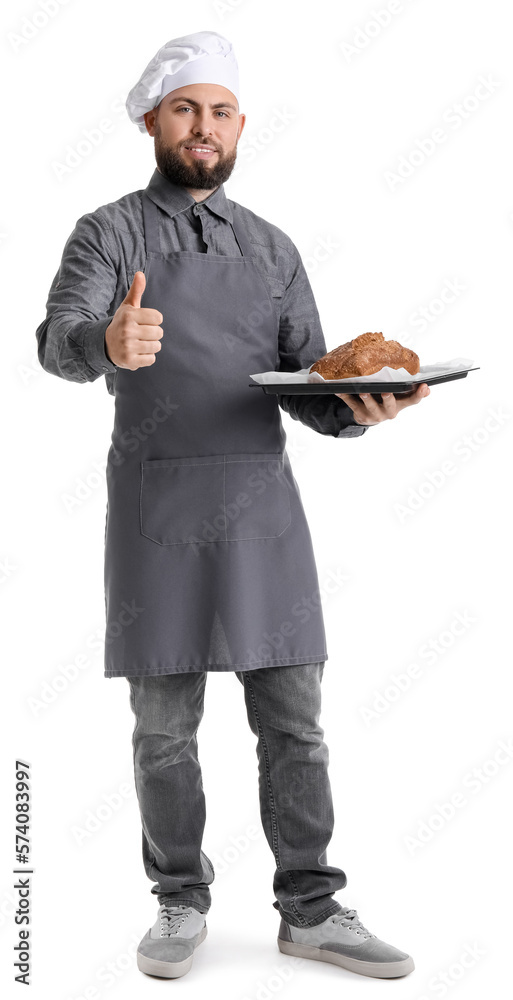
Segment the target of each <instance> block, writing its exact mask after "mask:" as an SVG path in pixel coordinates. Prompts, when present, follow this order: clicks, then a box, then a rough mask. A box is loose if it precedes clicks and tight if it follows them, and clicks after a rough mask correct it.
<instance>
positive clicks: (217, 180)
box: [154, 122, 237, 191]
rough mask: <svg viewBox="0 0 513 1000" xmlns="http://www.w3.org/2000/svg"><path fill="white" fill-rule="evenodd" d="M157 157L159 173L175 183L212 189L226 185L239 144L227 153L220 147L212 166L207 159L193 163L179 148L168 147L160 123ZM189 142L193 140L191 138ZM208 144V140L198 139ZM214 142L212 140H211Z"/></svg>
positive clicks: (156, 136)
mask: <svg viewBox="0 0 513 1000" xmlns="http://www.w3.org/2000/svg"><path fill="white" fill-rule="evenodd" d="M154 138H155V159H156V161H157V167H158V168H159V170H160V173H161V174H163V175H164V177H167V179H168V181H171V182H172V183H173V184H179V185H180V186H181V187H186V188H193V189H194V190H205V191H211V190H213V189H214V188H217V187H219V185H220V184H224V182H225V181H227V180H228V178H229V176H230V174H231V172H232V170H233V168H234V166H235V161H236V159H237V147H236V146H235V149H233V150H232V151H231V152H230V153H226V154H225V155H224V156H223V154H222V152H221V150H219V151H218V152H217V160H216V162H215V163H214V164H213V165H210V163H209V162H208V161H205V160H196V161H195V162H194V163H190V164H189V163H185V161H184V159H183V155H182V153H181V152H179V150H178V148H173V147H172V146H167V145H166V143H165V142H164V140H163V138H162V130H161V128H160V125H159V123H158V122H157V123H156V125H155V136H154ZM189 141H190V140H189ZM197 141H198V142H204V144H205V145H208V144H209V140H208V139H205V140H197ZM212 145H213V143H212Z"/></svg>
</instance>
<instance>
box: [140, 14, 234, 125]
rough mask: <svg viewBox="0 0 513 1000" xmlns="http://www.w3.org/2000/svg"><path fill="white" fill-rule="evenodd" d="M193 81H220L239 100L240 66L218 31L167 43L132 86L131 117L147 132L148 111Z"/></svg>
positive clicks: (175, 39)
mask: <svg viewBox="0 0 513 1000" xmlns="http://www.w3.org/2000/svg"><path fill="white" fill-rule="evenodd" d="M189 83H191V84H192V83H217V84H219V85H220V86H221V87H226V89H227V90H231V92H232V94H234V96H235V97H236V98H237V101H238V100H239V69H238V65H237V60H236V58H235V54H234V51H233V47H232V44H231V42H229V41H228V39H227V38H224V37H223V35H219V34H218V33H217V31H195V32H193V34H192V35H182V37H181V38H172V39H171V41H170V42H166V44H165V45H163V46H162V48H161V49H159V50H158V52H157V54H156V55H155V56H153V59H152V60H151V62H149V63H148V65H147V67H146V69H145V70H144V72H143V74H142V76H141V78H140V80H139V81H138V82H137V83H136V84H135V87H132V89H131V91H130V93H129V95H128V97H127V99H126V109H127V112H128V117H129V118H130V120H131V121H133V122H134V123H135V124H136V125H137V126H138V128H139V130H140V131H141V132H146V125H145V123H144V115H145V113H146V111H151V110H152V109H153V108H155V107H156V106H157V104H160V102H161V100H162V98H163V97H165V96H166V94H170V93H171V91H172V90H178V88H179V87H186V86H187V84H189Z"/></svg>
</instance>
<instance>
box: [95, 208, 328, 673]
mask: <svg viewBox="0 0 513 1000" xmlns="http://www.w3.org/2000/svg"><path fill="white" fill-rule="evenodd" d="M143 212H144V229H145V239H146V250H147V262H146V270H145V275H146V288H145V290H144V293H143V296H142V299H141V306H142V307H145V306H148V307H150V308H153V309H159V310H160V312H161V313H162V315H163V323H162V328H163V330H164V335H163V337H162V339H161V342H160V343H161V350H160V351H159V352H158V353H157V354H156V357H155V363H154V364H153V365H150V366H148V367H146V368H139V369H137V370H136V371H129V370H128V369H123V368H118V369H117V371H116V374H115V381H114V393H115V419H114V429H113V433H112V444H111V447H110V449H109V453H108V459H107V515H106V524H105V607H106V633H105V671H104V673H105V676H106V677H113V676H126V677H129V676H134V675H150V674H168V673H177V672H178V673H182V672H185V671H191V670H251V669H256V668H260V667H269V666H277V665H286V664H295V663H309V662H313V661H320V660H326V659H327V653H326V638H325V631H324V621H323V615H322V609H321V606H320V601H319V583H318V577H317V570H316V565H315V559H314V553H313V548H312V541H311V536H310V531H309V527H308V523H307V520H306V517H305V513H304V510H303V506H302V502H301V498H300V494H299V488H298V485H297V483H296V480H295V479H294V476H293V474H292V469H291V466H290V461H289V458H288V455H287V453H286V451H285V441H286V435H285V431H284V430H283V427H282V423H281V419H280V411H279V407H278V399H277V397H276V396H270V395H266V394H265V393H264V392H262V391H260V392H258V391H257V390H256V389H252V388H250V387H249V385H248V382H249V378H248V376H249V375H250V374H251V373H252V372H258V371H271V370H274V369H276V368H277V366H278V364H279V352H278V331H279V316H278V315H277V311H276V308H275V306H274V304H273V302H272V298H271V297H270V296H269V294H268V291H267V288H266V286H265V283H264V281H263V279H262V277H261V276H260V274H259V272H258V268H257V266H256V264H255V259H254V257H253V255H252V248H251V244H250V243H249V240H248V238H247V237H246V233H245V231H244V230H243V229H242V228H241V225H240V222H237V223H235V222H234V223H233V229H234V233H235V236H236V239H237V242H238V244H239V246H240V248H241V253H242V256H240V255H237V256H229V255H224V254H222V255H221V254H212V253H200V252H191V251H185V252H173V253H168V254H163V253H162V250H161V246H160V236H159V217H158V209H157V207H156V205H155V204H154V202H153V201H151V199H150V198H149V197H148V196H147V195H146V194H145V193H144V194H143Z"/></svg>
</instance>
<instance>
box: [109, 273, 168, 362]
mask: <svg viewBox="0 0 513 1000" xmlns="http://www.w3.org/2000/svg"><path fill="white" fill-rule="evenodd" d="M145 288H146V278H145V276H144V272H143V271H136V272H135V274H134V280H133V281H132V284H131V286H130V288H129V289H128V292H127V294H126V297H125V298H124V299H123V302H122V303H121V305H120V306H119V307H118V308H117V309H116V312H115V313H114V316H113V318H112V322H111V323H110V325H109V326H108V327H107V329H106V331H105V347H106V349H107V353H108V356H109V357H110V360H111V361H112V362H113V364H115V365H117V366H118V368H129V369H130V371H132V372H133V371H135V370H136V368H143V367H145V366H147V365H153V364H154V363H155V354H156V353H157V351H160V349H161V347H162V344H161V343H160V339H161V337H162V336H163V335H164V331H163V329H162V327H161V326H159V324H160V323H162V322H163V320H164V317H163V315H162V313H160V312H159V311H158V309H141V297H142V294H143V292H144V289H145Z"/></svg>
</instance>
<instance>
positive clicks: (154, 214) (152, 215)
mask: <svg viewBox="0 0 513 1000" xmlns="http://www.w3.org/2000/svg"><path fill="white" fill-rule="evenodd" d="M142 207H143V218H144V239H145V242H146V253H149V252H150V251H154V252H155V253H161V248H160V232H159V216H158V211H157V206H156V204H155V202H154V201H152V200H151V198H148V195H147V194H146V191H143V197H142Z"/></svg>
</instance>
